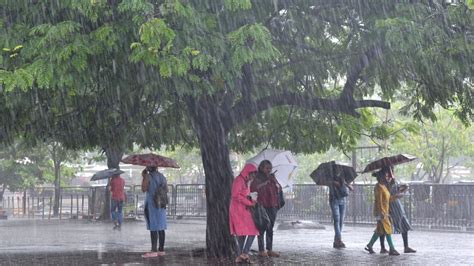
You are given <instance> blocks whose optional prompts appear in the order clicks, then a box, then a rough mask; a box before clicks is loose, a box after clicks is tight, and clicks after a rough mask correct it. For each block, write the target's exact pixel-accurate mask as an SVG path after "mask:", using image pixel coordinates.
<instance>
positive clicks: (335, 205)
mask: <svg viewBox="0 0 474 266" xmlns="http://www.w3.org/2000/svg"><path fill="white" fill-rule="evenodd" d="M348 189H349V190H350V191H352V190H353V187H352V186H351V185H349V184H347V183H346V180H345V178H344V176H343V172H342V171H339V172H336V175H335V177H334V180H332V181H330V183H329V206H330V207H331V212H332V218H333V221H334V233H335V234H334V242H333V248H345V247H346V245H345V244H344V242H342V226H343V224H344V214H345V210H346V197H347V196H348V195H349V193H348V191H347V190H348Z"/></svg>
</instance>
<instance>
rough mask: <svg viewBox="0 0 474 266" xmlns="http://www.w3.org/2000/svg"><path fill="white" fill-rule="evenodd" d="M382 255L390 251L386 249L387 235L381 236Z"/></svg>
mask: <svg viewBox="0 0 474 266" xmlns="http://www.w3.org/2000/svg"><path fill="white" fill-rule="evenodd" d="M380 253H381V254H384V253H388V250H387V249H386V248H385V235H381V236H380Z"/></svg>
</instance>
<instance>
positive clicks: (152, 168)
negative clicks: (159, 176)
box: [146, 166, 156, 172]
mask: <svg viewBox="0 0 474 266" xmlns="http://www.w3.org/2000/svg"><path fill="white" fill-rule="evenodd" d="M146 170H147V171H148V172H155V171H156V166H147V167H146Z"/></svg>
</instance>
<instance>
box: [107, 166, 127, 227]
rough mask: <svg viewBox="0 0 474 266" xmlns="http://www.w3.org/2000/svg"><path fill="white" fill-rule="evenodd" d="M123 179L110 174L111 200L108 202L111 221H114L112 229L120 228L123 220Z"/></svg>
mask: <svg viewBox="0 0 474 266" xmlns="http://www.w3.org/2000/svg"><path fill="white" fill-rule="evenodd" d="M124 188H125V180H123V178H122V177H120V175H114V176H112V178H111V180H110V187H109V189H110V193H111V194H112V200H111V204H110V212H111V215H112V221H113V222H114V228H113V229H114V230H119V231H120V230H121V228H122V221H123V214H122V208H123V202H124V201H125V190H124Z"/></svg>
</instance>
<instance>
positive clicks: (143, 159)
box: [122, 153, 179, 168]
mask: <svg viewBox="0 0 474 266" xmlns="http://www.w3.org/2000/svg"><path fill="white" fill-rule="evenodd" d="M122 162H123V163H128V164H134V165H143V166H156V167H170V168H179V165H178V163H177V162H176V161H175V160H173V159H171V158H168V157H165V156H161V155H157V154H153V153H146V154H133V155H129V156H127V157H125V158H123V159H122Z"/></svg>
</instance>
